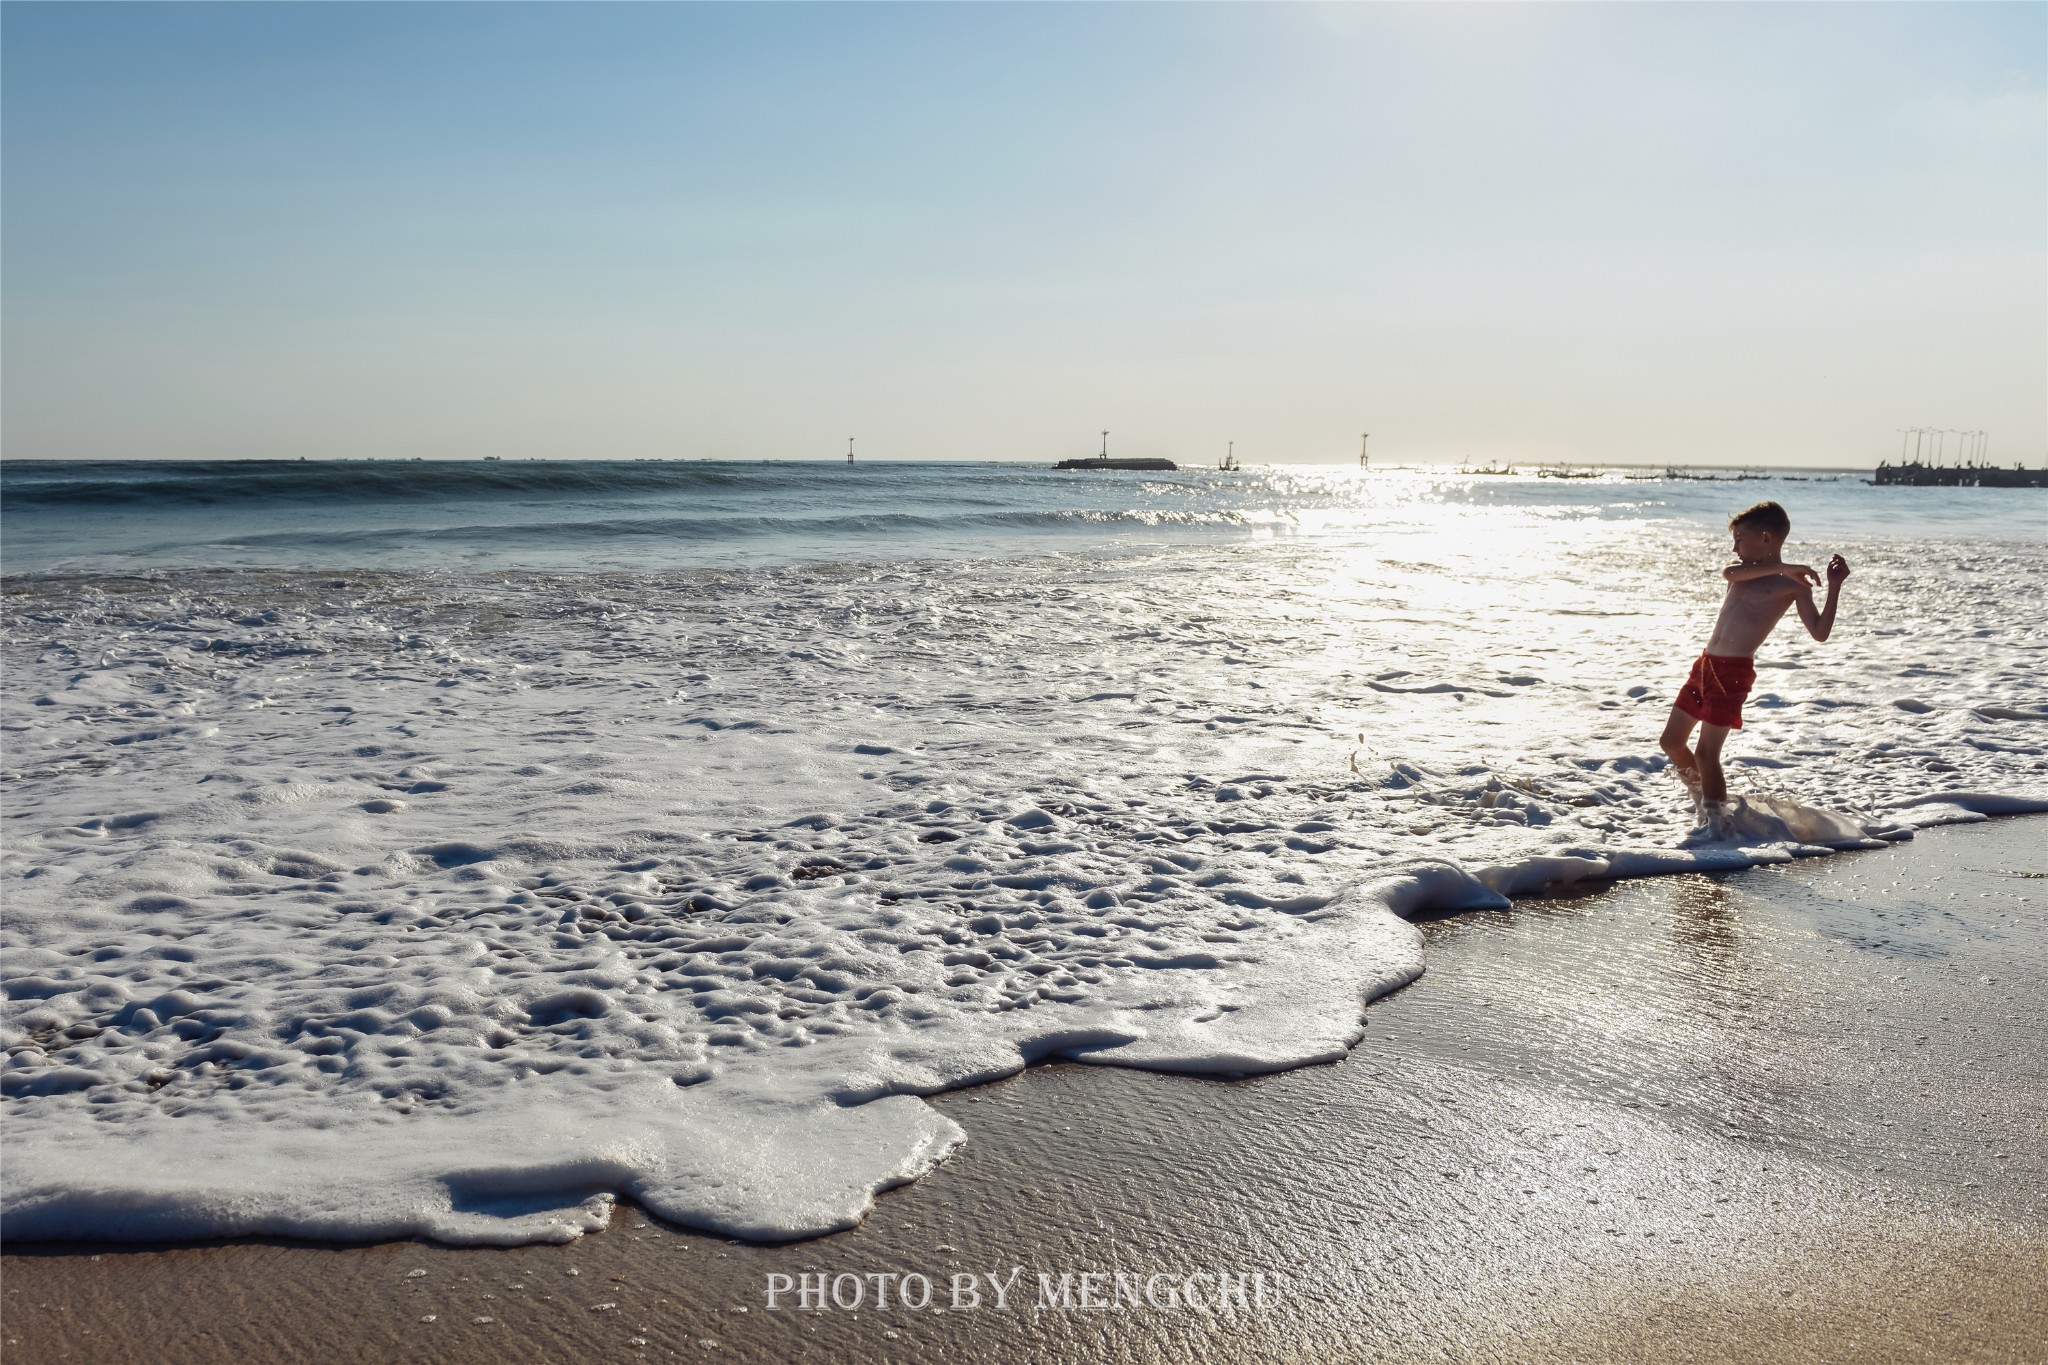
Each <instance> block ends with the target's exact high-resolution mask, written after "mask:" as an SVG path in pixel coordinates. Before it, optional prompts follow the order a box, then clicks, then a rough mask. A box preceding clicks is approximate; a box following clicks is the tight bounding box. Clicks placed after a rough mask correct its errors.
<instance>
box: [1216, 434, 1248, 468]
mask: <svg viewBox="0 0 2048 1365" xmlns="http://www.w3.org/2000/svg"><path fill="white" fill-rule="evenodd" d="M1216 467H1217V468H1218V469H1220V470H1223V471H1224V472H1225V473H1236V472H1237V471H1238V470H1239V469H1241V468H1243V466H1242V465H1240V464H1238V462H1237V442H1235V441H1232V442H1231V443H1230V449H1228V450H1226V451H1225V452H1224V453H1223V463H1222V464H1219V465H1217V466H1216Z"/></svg>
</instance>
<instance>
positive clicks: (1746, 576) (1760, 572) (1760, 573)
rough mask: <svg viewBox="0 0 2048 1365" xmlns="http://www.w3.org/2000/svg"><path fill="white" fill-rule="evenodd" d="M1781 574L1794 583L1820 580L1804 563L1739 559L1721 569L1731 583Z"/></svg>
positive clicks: (1724, 576) (1817, 581)
mask: <svg viewBox="0 0 2048 1365" xmlns="http://www.w3.org/2000/svg"><path fill="white" fill-rule="evenodd" d="M1837 558H1840V556H1837ZM1780 576H1783V577H1785V578H1789V579H1791V580H1792V581H1793V582H1794V583H1805V582H1808V581H1809V580H1810V581H1811V582H1813V583H1815V584H1818V583H1819V582H1820V575H1819V574H1817V573H1815V572H1814V571H1813V570H1812V569H1811V568H1809V567H1808V566H1806V565H1804V564H1744V563H1743V562H1742V561H1741V560H1739V559H1738V560H1737V561H1735V562H1734V563H1733V564H1730V565H1729V566H1728V567H1727V568H1725V569H1723V570H1721V577H1723V578H1725V579H1727V580H1728V581H1729V582H1730V583H1746V582H1748V581H1749V580H1750V579H1752V578H1777V577H1780Z"/></svg>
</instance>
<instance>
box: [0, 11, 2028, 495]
mask: <svg viewBox="0 0 2048 1365" xmlns="http://www.w3.org/2000/svg"><path fill="white" fill-rule="evenodd" d="M0 27H4V38H5V44H4V63H5V71H4V75H5V80H4V112H5V123H4V150H5V171H4V188H5V202H4V227H5V267H6V270H5V291H4V312H5V319H4V320H5V362H6V365H5V395H4V396H5V417H4V436H5V444H6V454H7V457H8V458H10V459H52V458H72V459H152V458H165V459H230V458H267V459H296V458H298V457H301V456H304V457H310V458H317V459H333V458H377V459H407V458H412V457H427V458H434V459H481V458H484V457H486V456H491V455H496V456H500V457H502V458H504V459H525V458H548V459H574V458H605V459H635V458H660V459H699V458H715V459H720V460H756V459H817V460H834V459H843V454H844V450H845V444H846V439H847V437H848V436H849V435H851V436H855V437H857V438H858V443H857V447H856V449H857V451H858V453H859V455H860V456H861V458H862V459H864V460H871V461H874V462H882V461H885V460H887V461H899V460H998V461H1028V462H1048V461H1051V460H1055V459H1059V458H1064V457H1067V456H1072V455H1080V454H1089V453H1093V452H1094V450H1095V449H1096V447H1097V444H1098V442H1099V439H1100V438H1099V435H1098V433H1099V432H1100V431H1101V429H1102V428H1104V427H1107V428H1108V429H1109V430H1110V432H1111V435H1110V452H1111V453H1112V454H1115V455H1126V456H1146V455H1161V456H1165V457H1167V458H1171V459H1176V460H1180V461H1182V462H1184V463H1188V464H1213V463H1214V462H1215V461H1216V460H1218V459H1220V458H1221V457H1222V455H1223V453H1224V451H1225V448H1226V443H1227V442H1230V441H1235V442H1236V454H1237V458H1238V459H1239V460H1240V461H1243V462H1246V463H1253V464H1289V463H1317V464H1342V463H1345V462H1347V461H1353V460H1355V459H1356V456H1357V451H1358V443H1359V435H1360V433H1361V432H1365V431H1370V432H1371V433H1372V455H1373V461H1374V463H1375V464H1385V465H1394V464H1437V465H1444V464H1449V465H1456V464H1458V463H1460V462H1461V461H1467V460H1469V461H1471V462H1473V463H1477V464H1484V463H1486V462H1487V461H1489V460H1498V461H1500V462H1503V463H1506V462H1514V463H1516V464H1523V465H1537V464H1549V463H1572V464H1607V465H1637V466H1644V465H1647V466H1653V467H1654V466H1660V465H1665V464H1676V465H1694V466H1708V465H1714V466H1721V467H1731V468H1740V467H1745V466H1771V467H1787V468H1791V467H1798V468H1843V469H1853V468H1868V467H1870V466H1872V465H1875V464H1876V463H1877V462H1878V461H1880V460H1884V459H1896V458H1898V454H1899V450H1900V446H1901V437H1900V434H1899V429H1900V428H1905V427H1914V426H1930V427H1940V428H1947V429H1950V430H1952V431H1953V430H1959V429H1966V428H1967V429H1972V430H1977V429H1981V430H1988V431H1989V432H1990V434H1991V435H1990V444H1989V448H1988V452H1987V456H1988V458H1989V459H1990V460H1991V461H1993V462H1995V463H2000V464H2006V465H2010V464H2012V463H2014V462H2016V461H2024V462H2026V463H2028V464H2030V465H2037V464H2039V463H2041V461H2042V459H2043V457H2044V454H2048V309H2044V306H2043V298H2044V296H2048V247H2044V242H2048V136H2044V124H2048V117H2044V109H2048V105H2044V98H2043V85H2044V58H2043V52H2044V48H2048V7H2044V6H2042V5H2038V4H2006V5H1976V6H1937V5H1882V6H1880V5H1860V4H1851V5H1838V6H1797V5H1785V6H1773V7H1732V6H1729V7H1724V6H1714V5H1688V4H1676V5H1660V6H1655V7H1651V6H1640V7H1618V6H1617V7H1610V6H1579V5H1542V6H1493V5H1470V6H1467V5H1457V6H1432V5H1400V4H1389V5H1354V6H1347V5H1314V4H1299V5H1296V4H1283V5H1270V6H1268V5H1258V6H1252V5H1219V6H1135V5H1074V6H1056V7H1037V6H1026V5H1001V4H998V5H977V6H901V5H843V6H841V5H833V6H826V5H810V4H793V5H777V6H761V7H754V6H735V5H605V6H595V5H590V6H586V5H552V4H535V5H507V4H477V5H442V4H425V5H409V6H402V7H401V6H344V5H312V4H307V5H296V6H241V5H220V4H187V5H178V6H162V7H159V6H152V5H138V4H123V3H116V4H103V5H81V4H70V3H51V4H42V5H35V6H24V5H10V6H7V7H6V8H5V10H4V13H0ZM963 445H971V446H972V447H973V448H974V453H973V454H962V453H960V448H961V446H963ZM1948 451H1949V454H1950V457H1951V458H1953V456H1954V453H1955V442H1954V437H1953V436H1951V437H1950V440H1949V443H1948Z"/></svg>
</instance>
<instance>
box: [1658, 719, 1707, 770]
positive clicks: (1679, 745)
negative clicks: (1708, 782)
mask: <svg viewBox="0 0 2048 1365" xmlns="http://www.w3.org/2000/svg"><path fill="white" fill-rule="evenodd" d="M1698 724H1699V722H1698V721H1697V720H1694V719H1693V718H1692V717H1691V716H1689V715H1687V714H1686V713H1685V712H1684V711H1682V710H1680V709H1679V708H1678V707H1676V706H1674V707H1672V708H1671V716H1670V718H1669V719H1668V720H1666V721H1665V722H1664V737H1663V738H1662V739H1659V740H1658V741H1657V747H1658V748H1660V749H1662V750H1663V751H1664V756H1665V757H1666V758H1668V759H1670V760H1671V766H1672V768H1673V769H1674V770H1675V771H1676V772H1677V773H1678V777H1679V780H1680V781H1682V782H1684V783H1685V785H1686V786H1688V787H1696V786H1698V785H1699V780H1700V768H1699V764H1698V763H1697V762H1695V761H1694V759H1693V756H1692V750H1691V749H1688V748H1687V747H1686V746H1685V742H1686V740H1687V739H1689V738H1691V736H1692V727H1693V726H1695V725H1698Z"/></svg>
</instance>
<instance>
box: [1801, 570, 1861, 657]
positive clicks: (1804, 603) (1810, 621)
mask: <svg viewBox="0 0 2048 1365" xmlns="http://www.w3.org/2000/svg"><path fill="white" fill-rule="evenodd" d="M1848 576H1849V561H1848V560H1846V559H1844V558H1842V557H1841V556H1840V555H1836V556H1835V557H1834V558H1833V559H1830V560H1829V561H1828V600H1827V605H1826V606H1823V607H1820V608H1818V609H1816V608H1815V607H1814V605H1813V587H1812V585H1811V584H1809V583H1807V581H1806V580H1805V579H1803V578H1795V579H1794V580H1792V581H1793V582H1794V583H1796V584H1798V595H1797V596H1796V597H1795V598H1794V599H1793V600H1794V601H1796V602H1798V604H1799V620H1800V623H1801V624H1802V625H1804V626H1805V627H1806V633H1807V634H1808V635H1811V636H1812V637H1813V638H1814V639H1816V640H1822V641H1825V640H1826V639H1827V638H1828V636H1829V635H1831V634H1833V633H1834V629H1835V604H1836V601H1837V600H1838V597H1839V594H1840V593H1841V591H1842V580H1843V579H1845V578H1847V577H1848Z"/></svg>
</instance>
